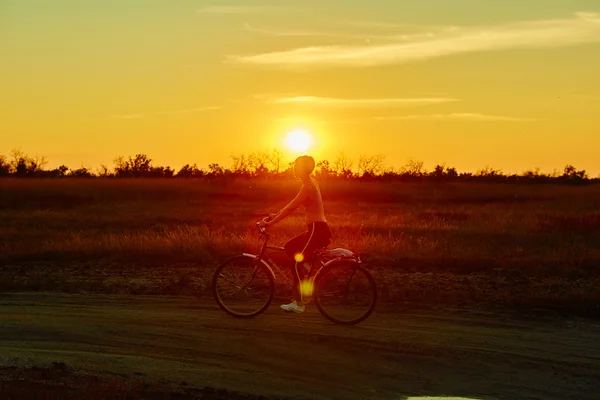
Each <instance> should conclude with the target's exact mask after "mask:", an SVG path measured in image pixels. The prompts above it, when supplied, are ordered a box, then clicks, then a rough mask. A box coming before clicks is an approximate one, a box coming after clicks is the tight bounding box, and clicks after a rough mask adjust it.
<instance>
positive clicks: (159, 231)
mask: <svg viewBox="0 0 600 400" xmlns="http://www.w3.org/2000/svg"><path fill="white" fill-rule="evenodd" d="M0 188H1V189H0V193H1V194H0V196H1V199H0V200H1V202H0V290H2V291H29V290H34V291H36V290H43V291H47V290H50V291H61V292H70V293H92V292H94V293H122V294H171V295H172V294H175V295H177V294H184V295H197V296H209V292H208V291H207V288H208V285H209V278H210V276H211V275H212V272H213V271H214V269H215V267H216V265H217V264H218V263H219V262H221V261H222V260H224V259H225V258H226V257H228V256H230V255H233V254H235V253H237V252H240V251H241V250H242V249H245V250H250V251H252V250H255V249H256V247H257V246H258V238H257V235H256V232H255V229H254V227H253V224H254V222H255V221H256V220H258V219H259V218H260V217H261V216H262V215H264V214H266V213H269V212H275V211H277V210H279V209H280V208H281V207H282V206H283V205H285V203H286V201H288V200H289V199H291V198H292V197H293V196H294V194H295V191H296V190H297V188H298V185H297V183H294V182H268V181H262V182H261V181H234V182H228V183H224V182H219V181H215V182H206V181H195V180H189V181H185V180H145V179H138V180H114V179H112V180H111V179H107V180H102V179H91V180H77V179H69V180H60V179H54V180H52V179H48V180H35V179H2V180H0ZM321 189H322V192H323V196H324V199H325V203H326V204H325V207H326V213H327V217H328V220H329V222H330V225H331V226H332V232H333V235H334V242H333V243H332V246H331V247H346V248H349V249H351V250H354V251H356V252H358V253H360V254H361V256H362V258H363V259H364V260H365V262H366V264H367V266H368V268H369V269H371V270H372V271H373V272H374V275H375V277H376V279H377V282H378V285H379V289H380V293H381V301H382V303H384V304H385V303H390V302H395V303H398V302H402V303H403V304H409V305H414V306H421V305H436V304H444V305H466V306H469V307H485V308H521V307H525V308H548V309H554V310H557V311H565V312H569V313H576V314H582V315H590V316H591V315H595V316H600V290H599V289H600V269H599V265H600V185H585V186H564V185H532V184H530V185H509V184H479V183H461V184H435V183H367V182H352V181H348V182H346V181H332V182H322V183H321ZM303 225H304V221H303V215H302V212H301V211H299V212H297V213H296V214H295V215H294V216H292V217H290V218H289V219H288V220H286V221H284V222H282V223H281V224H279V225H278V226H277V227H275V228H274V229H273V237H272V238H273V242H274V243H283V242H284V241H285V240H286V239H287V238H289V237H291V236H293V235H296V234H297V233H299V232H300V231H302V229H304V226H303Z"/></svg>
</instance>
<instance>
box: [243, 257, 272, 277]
mask: <svg viewBox="0 0 600 400" xmlns="http://www.w3.org/2000/svg"><path fill="white" fill-rule="evenodd" d="M242 255H243V256H245V257H250V258H254V259H256V257H257V256H256V255H254V254H250V253H242ZM260 262H261V263H262V264H263V265H264V266H265V267H267V269H268V270H269V272H270V273H271V276H272V277H273V280H274V281H276V280H277V279H276V278H275V272H273V268H271V266H270V265H269V263H267V262H266V261H265V260H260Z"/></svg>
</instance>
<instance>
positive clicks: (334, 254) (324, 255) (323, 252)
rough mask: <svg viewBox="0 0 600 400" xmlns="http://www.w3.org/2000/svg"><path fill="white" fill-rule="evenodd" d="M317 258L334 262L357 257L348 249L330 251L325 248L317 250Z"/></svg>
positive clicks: (339, 248)
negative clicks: (339, 259)
mask: <svg viewBox="0 0 600 400" xmlns="http://www.w3.org/2000/svg"><path fill="white" fill-rule="evenodd" d="M314 255H315V257H319V258H321V259H323V260H332V259H334V258H346V257H355V255H354V253H353V252H352V251H350V250H348V249H344V248H341V247H338V248H336V249H328V248H326V247H323V248H321V249H317V250H316V251H315V253H314Z"/></svg>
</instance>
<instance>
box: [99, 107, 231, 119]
mask: <svg viewBox="0 0 600 400" xmlns="http://www.w3.org/2000/svg"><path fill="white" fill-rule="evenodd" d="M220 108H221V107H217V106H207V107H198V108H189V109H182V110H173V111H159V112H157V113H152V114H145V113H137V114H123V115H111V116H110V118H114V119H140V118H145V117H150V116H154V115H178V114H189V113H194V112H203V111H210V110H219V109H220Z"/></svg>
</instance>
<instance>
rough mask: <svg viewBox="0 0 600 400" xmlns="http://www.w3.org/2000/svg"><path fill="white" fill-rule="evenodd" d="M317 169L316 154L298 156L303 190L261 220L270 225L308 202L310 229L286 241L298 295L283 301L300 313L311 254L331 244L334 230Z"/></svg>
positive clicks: (296, 164)
mask: <svg viewBox="0 0 600 400" xmlns="http://www.w3.org/2000/svg"><path fill="white" fill-rule="evenodd" d="M314 169H315V160H314V158H312V157H310V156H300V157H298V158H297V159H296V161H295V162H294V176H295V177H296V178H298V179H300V180H301V181H302V187H301V188H300V191H299V192H298V194H297V195H296V197H295V198H294V199H293V200H292V201H290V202H289V203H288V204H287V205H286V206H285V207H284V208H283V209H281V211H279V212H278V213H276V214H271V215H270V216H269V217H268V218H265V219H263V220H262V221H260V222H259V223H258V224H259V226H260V227H262V228H268V227H270V226H273V225H275V224H276V223H278V222H280V221H281V220H283V219H285V218H286V217H287V216H288V215H290V214H292V213H293V212H294V211H296V209H297V208H298V207H300V206H301V205H304V210H305V215H306V217H305V218H306V225H307V227H308V230H307V231H306V232H305V233H303V234H301V235H299V236H296V237H295V238H293V239H291V240H290V241H288V242H287V243H286V244H285V245H284V248H285V251H286V253H287V254H288V255H289V256H290V257H292V259H293V260H294V261H295V264H294V267H293V269H294V271H293V274H292V275H293V276H294V287H295V294H294V296H295V298H294V299H293V300H292V302H291V303H290V304H283V305H281V308H282V309H284V310H285V311H290V312H296V313H301V312H303V311H304V309H305V305H304V299H303V297H302V289H301V285H300V283H301V281H302V277H304V276H306V275H307V274H308V273H309V271H310V268H311V267H310V257H311V256H312V255H313V253H314V252H315V250H317V249H319V248H322V247H327V246H328V245H329V243H330V241H331V231H330V229H329V225H328V224H327V220H326V219H325V210H324V208H323V199H322V197H321V190H320V189H319V185H318V184H317V181H316V180H315V179H314V178H313V177H311V173H312V172H313V170H314Z"/></svg>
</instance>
